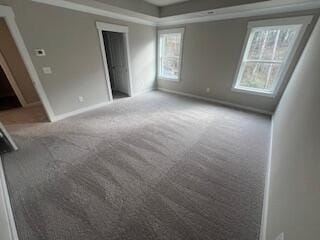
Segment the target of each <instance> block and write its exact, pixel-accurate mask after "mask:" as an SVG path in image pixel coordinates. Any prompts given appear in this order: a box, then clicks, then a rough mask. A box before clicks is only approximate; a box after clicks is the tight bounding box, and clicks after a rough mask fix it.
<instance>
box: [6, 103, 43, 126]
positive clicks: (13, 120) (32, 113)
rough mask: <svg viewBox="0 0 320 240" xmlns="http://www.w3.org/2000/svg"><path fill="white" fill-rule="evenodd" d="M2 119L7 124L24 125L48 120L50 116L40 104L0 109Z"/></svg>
mask: <svg viewBox="0 0 320 240" xmlns="http://www.w3.org/2000/svg"><path fill="white" fill-rule="evenodd" d="M0 121H1V122H2V123H3V124H4V125H6V126H8V125H18V124H19V125H21V126H22V124H30V123H41V122H48V118H47V115H46V112H45V111H44V109H43V107H42V106H41V105H38V106H32V107H26V108H22V107H20V108H13V109H10V110H5V111H0Z"/></svg>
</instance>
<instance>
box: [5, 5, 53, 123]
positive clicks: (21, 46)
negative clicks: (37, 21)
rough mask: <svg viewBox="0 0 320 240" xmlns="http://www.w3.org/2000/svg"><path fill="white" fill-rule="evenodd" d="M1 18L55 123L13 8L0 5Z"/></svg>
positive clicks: (49, 116)
mask: <svg viewBox="0 0 320 240" xmlns="http://www.w3.org/2000/svg"><path fill="white" fill-rule="evenodd" d="M0 17H2V18H4V20H5V22H6V24H7V26H8V28H9V31H10V33H11V36H12V38H13V40H14V42H15V44H16V46H17V48H18V51H19V53H20V55H21V58H22V60H23V62H24V64H25V66H26V68H27V71H28V73H29V75H30V77H31V80H32V83H33V85H34V87H35V89H36V91H37V93H38V96H39V98H40V101H41V102H42V105H43V107H44V109H45V111H46V113H47V116H48V118H49V120H50V121H51V122H52V121H54V112H53V110H52V107H51V105H50V102H49V100H48V97H47V95H46V93H45V91H44V88H43V86H42V84H41V82H40V79H39V76H38V74H37V71H36V69H35V67H34V65H33V63H32V60H31V57H30V55H29V52H28V50H27V48H26V45H25V43H24V41H23V38H22V36H21V34H20V31H19V28H18V26H17V24H16V21H15V15H14V12H13V10H12V8H11V7H8V6H4V5H0Z"/></svg>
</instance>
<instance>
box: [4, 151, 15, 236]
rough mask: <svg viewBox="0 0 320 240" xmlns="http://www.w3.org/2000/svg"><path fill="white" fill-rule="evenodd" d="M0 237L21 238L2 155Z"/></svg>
mask: <svg viewBox="0 0 320 240" xmlns="http://www.w3.org/2000/svg"><path fill="white" fill-rule="evenodd" d="M0 239H3V240H19V238H18V233H17V229H16V224H15V221H14V217H13V213H12V208H11V204H10V199H9V193H8V188H7V184H6V179H5V176H4V171H3V165H2V160H1V157H0Z"/></svg>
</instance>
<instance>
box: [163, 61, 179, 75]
mask: <svg viewBox="0 0 320 240" xmlns="http://www.w3.org/2000/svg"><path fill="white" fill-rule="evenodd" d="M178 65H179V58H172V57H164V58H162V59H161V76H162V77H165V78H172V79H177V78H178V76H179V68H178Z"/></svg>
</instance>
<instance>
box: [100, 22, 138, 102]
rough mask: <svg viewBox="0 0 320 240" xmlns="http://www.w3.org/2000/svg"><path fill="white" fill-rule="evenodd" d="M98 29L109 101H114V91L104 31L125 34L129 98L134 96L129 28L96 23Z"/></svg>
mask: <svg viewBox="0 0 320 240" xmlns="http://www.w3.org/2000/svg"><path fill="white" fill-rule="evenodd" d="M96 27H97V29H98V33H99V39H100V47H101V54H102V59H103V65H104V70H105V75H106V83H107V91H108V94H109V101H110V102H112V101H113V96H112V89H111V83H110V76H109V68H108V61H107V55H106V50H105V45H104V39H103V35H102V31H109V32H117V33H123V34H124V37H125V43H126V50H127V52H126V53H127V54H126V55H127V58H128V59H127V63H128V75H129V81H128V89H129V96H130V97H132V96H133V92H132V75H131V60H130V48H129V36H128V35H129V27H127V26H121V25H115V24H109V23H103V22H96Z"/></svg>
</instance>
